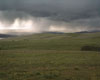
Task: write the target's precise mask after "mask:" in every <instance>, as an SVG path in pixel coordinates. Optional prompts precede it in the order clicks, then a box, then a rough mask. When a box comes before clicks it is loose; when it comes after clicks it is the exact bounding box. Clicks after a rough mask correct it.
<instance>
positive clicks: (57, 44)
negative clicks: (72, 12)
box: [0, 32, 100, 80]
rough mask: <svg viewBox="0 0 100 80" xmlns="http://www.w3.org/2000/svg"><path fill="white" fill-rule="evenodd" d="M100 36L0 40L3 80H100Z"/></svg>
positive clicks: (57, 36)
mask: <svg viewBox="0 0 100 80" xmlns="http://www.w3.org/2000/svg"><path fill="white" fill-rule="evenodd" d="M84 46H93V47H92V48H95V47H99V46H100V33H99V32H97V33H69V34H67V33H66V34H53V33H42V34H34V35H27V36H18V37H10V38H6V39H2V40H0V80H100V52H98V51H91V50H90V51H89V50H88V51H82V50H81V49H82V48H83V47H84Z"/></svg>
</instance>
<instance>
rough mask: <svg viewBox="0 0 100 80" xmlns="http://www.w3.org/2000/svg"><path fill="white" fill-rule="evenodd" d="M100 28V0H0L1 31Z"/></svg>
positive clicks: (72, 30) (67, 30)
mask: <svg viewBox="0 0 100 80" xmlns="http://www.w3.org/2000/svg"><path fill="white" fill-rule="evenodd" d="M98 29H99V30H100V0H0V33H12V32H33V33H34V32H44V31H60V32H77V31H85V30H98Z"/></svg>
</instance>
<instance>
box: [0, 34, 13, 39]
mask: <svg viewBox="0 0 100 80" xmlns="http://www.w3.org/2000/svg"><path fill="white" fill-rule="evenodd" d="M8 37H15V35H9V34H0V38H8Z"/></svg>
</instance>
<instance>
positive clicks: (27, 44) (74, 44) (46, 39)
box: [0, 33, 100, 51]
mask: <svg viewBox="0 0 100 80" xmlns="http://www.w3.org/2000/svg"><path fill="white" fill-rule="evenodd" d="M87 45H96V46H100V33H70V34H67V33H66V34H53V33H43V34H34V35H30V36H23V37H22V36H21V37H16V38H8V39H3V40H0V49H1V50H9V49H10V50H12V49H32V50H68V51H80V50H81V48H82V47H83V46H87Z"/></svg>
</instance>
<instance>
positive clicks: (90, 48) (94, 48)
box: [81, 46, 100, 51]
mask: <svg viewBox="0 0 100 80" xmlns="http://www.w3.org/2000/svg"><path fill="white" fill-rule="evenodd" d="M81 50H82V51H100V47H99V46H83V47H82V48H81Z"/></svg>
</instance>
